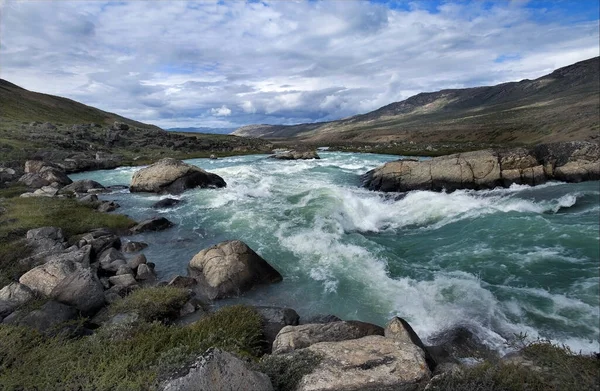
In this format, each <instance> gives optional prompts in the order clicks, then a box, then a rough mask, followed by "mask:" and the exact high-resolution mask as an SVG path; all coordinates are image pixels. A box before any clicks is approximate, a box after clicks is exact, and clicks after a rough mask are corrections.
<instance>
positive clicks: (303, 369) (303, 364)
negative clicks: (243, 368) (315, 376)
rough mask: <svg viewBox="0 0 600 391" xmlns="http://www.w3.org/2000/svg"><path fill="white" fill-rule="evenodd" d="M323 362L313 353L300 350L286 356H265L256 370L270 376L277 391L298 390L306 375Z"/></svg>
mask: <svg viewBox="0 0 600 391" xmlns="http://www.w3.org/2000/svg"><path fill="white" fill-rule="evenodd" d="M320 362H321V358H320V357H319V356H318V355H316V354H315V353H313V352H310V351H307V350H298V351H294V352H292V353H290V354H285V355H267V356H264V357H263V358H262V359H261V360H260V362H258V364H256V370H258V371H260V372H263V373H265V374H267V376H269V378H270V379H271V383H272V384H273V388H274V389H275V390H276V391H287V390H293V389H295V388H296V386H297V385H298V383H299V382H300V380H301V379H302V377H303V376H304V375H308V374H309V373H311V372H313V371H314V369H315V368H316V367H317V365H319V363H320Z"/></svg>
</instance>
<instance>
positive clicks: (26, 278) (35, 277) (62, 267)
mask: <svg viewBox="0 0 600 391" xmlns="http://www.w3.org/2000/svg"><path fill="white" fill-rule="evenodd" d="M81 269H83V266H81V264H79V263H77V262H72V261H62V260H54V261H50V262H47V263H45V264H43V265H40V266H37V267H35V268H33V269H31V270H30V271H28V272H27V273H25V274H23V275H22V276H21V278H19V282H20V283H21V284H23V285H26V286H27V287H28V288H29V289H31V290H32V291H34V292H37V293H39V294H42V295H44V296H50V294H51V293H52V290H53V289H54V288H55V287H56V286H57V285H58V284H59V283H60V282H61V281H62V280H63V279H64V278H66V277H68V276H70V275H71V274H73V273H75V272H78V271H80V270H81Z"/></svg>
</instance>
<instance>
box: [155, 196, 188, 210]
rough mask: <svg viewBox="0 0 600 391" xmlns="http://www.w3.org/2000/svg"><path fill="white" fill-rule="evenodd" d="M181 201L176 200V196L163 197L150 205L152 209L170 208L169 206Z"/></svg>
mask: <svg viewBox="0 0 600 391" xmlns="http://www.w3.org/2000/svg"><path fill="white" fill-rule="evenodd" d="M182 202H183V201H181V200H178V199H176V198H163V199H162V200H160V201H158V202H156V203H155V204H154V205H152V207H153V208H154V209H161V208H170V207H171V206H175V205H179V204H180V203H182Z"/></svg>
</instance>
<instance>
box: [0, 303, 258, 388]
mask: <svg viewBox="0 0 600 391" xmlns="http://www.w3.org/2000/svg"><path fill="white" fill-rule="evenodd" d="M260 330H261V329H260V317H259V316H258V314H257V313H256V312H255V311H254V310H252V309H250V308H248V307H243V306H232V307H226V308H223V309H221V310H220V311H218V312H216V313H214V314H211V315H209V316H208V317H206V318H204V319H202V320H200V321H199V322H197V323H194V324H193V325H190V326H187V327H179V326H167V325H164V324H162V323H157V322H154V323H141V324H139V325H136V326H135V327H134V328H133V329H132V332H131V334H130V335H129V338H127V339H123V340H118V341H115V340H112V339H111V338H110V335H111V333H112V331H111V329H110V328H109V327H106V328H104V327H103V328H100V329H99V330H98V332H97V333H96V334H94V335H92V336H88V337H83V338H80V339H64V338H60V337H54V338H50V337H44V336H42V335H40V334H39V333H37V332H35V331H33V330H29V329H25V328H22V327H17V326H9V325H0V389H3V390H48V391H51V390H95V391H101V390H115V391H118V390H152V389H156V388H157V385H158V384H159V383H160V381H162V380H163V379H164V378H166V377H167V376H168V375H169V374H173V373H175V372H177V369H178V368H181V367H182V366H184V365H186V364H187V363H190V362H192V361H193V359H194V358H195V357H196V356H198V355H199V354H201V353H203V352H204V351H206V349H208V348H210V347H218V348H220V349H223V350H226V351H230V352H233V353H236V354H241V355H249V356H251V357H255V355H256V354H258V352H259V342H260V334H261V331H260Z"/></svg>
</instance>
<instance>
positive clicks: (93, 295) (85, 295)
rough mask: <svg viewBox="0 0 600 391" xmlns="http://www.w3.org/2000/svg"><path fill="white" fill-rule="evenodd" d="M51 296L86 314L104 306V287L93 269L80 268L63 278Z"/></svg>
mask: <svg viewBox="0 0 600 391" xmlns="http://www.w3.org/2000/svg"><path fill="white" fill-rule="evenodd" d="M50 296H51V297H52V298H54V299H55V300H56V301H58V302H61V303H64V304H68V305H70V306H72V307H75V308H77V309H78V310H79V311H81V312H83V313H84V314H90V313H93V312H95V311H96V310H98V309H100V308H101V307H102V306H104V288H103V286H102V284H101V283H100V280H99V279H98V276H96V273H94V272H93V271H92V270H91V269H80V270H78V271H76V272H75V273H72V274H71V275H69V276H67V277H65V278H63V279H62V280H61V281H60V282H59V283H58V284H57V285H56V286H55V287H54V289H52V292H51V293H50Z"/></svg>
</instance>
